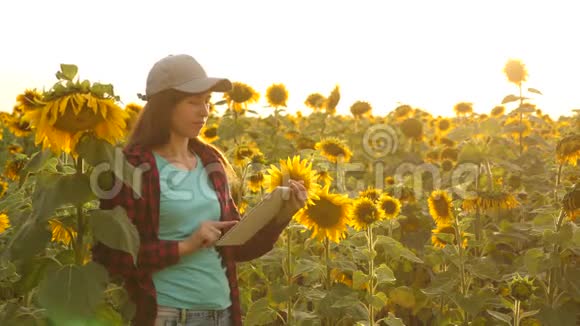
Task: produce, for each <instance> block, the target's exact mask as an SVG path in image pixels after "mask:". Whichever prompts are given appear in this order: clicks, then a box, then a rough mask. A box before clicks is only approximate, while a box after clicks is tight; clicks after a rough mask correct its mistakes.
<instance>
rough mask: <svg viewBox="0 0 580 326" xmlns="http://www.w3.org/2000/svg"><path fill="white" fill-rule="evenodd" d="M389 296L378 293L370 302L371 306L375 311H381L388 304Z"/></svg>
mask: <svg viewBox="0 0 580 326" xmlns="http://www.w3.org/2000/svg"><path fill="white" fill-rule="evenodd" d="M387 301H388V299H387V295H386V294H385V293H383V292H378V293H376V294H375V295H373V297H372V298H371V300H370V304H371V305H372V306H373V307H375V309H381V308H383V307H384V306H385V305H386V304H387Z"/></svg>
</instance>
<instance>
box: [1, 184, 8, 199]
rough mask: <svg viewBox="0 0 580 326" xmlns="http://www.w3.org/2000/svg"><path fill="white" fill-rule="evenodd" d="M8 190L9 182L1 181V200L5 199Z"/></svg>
mask: <svg viewBox="0 0 580 326" xmlns="http://www.w3.org/2000/svg"><path fill="white" fill-rule="evenodd" d="M7 190H8V182H6V181H4V180H0V198H2V197H4V195H5V194H6V191H7Z"/></svg>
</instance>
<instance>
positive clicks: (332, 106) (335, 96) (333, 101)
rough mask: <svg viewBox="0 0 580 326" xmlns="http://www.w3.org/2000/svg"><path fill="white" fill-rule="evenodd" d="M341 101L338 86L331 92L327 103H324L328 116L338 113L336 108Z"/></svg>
mask: <svg viewBox="0 0 580 326" xmlns="http://www.w3.org/2000/svg"><path fill="white" fill-rule="evenodd" d="M339 101H340V88H339V86H338V85H336V86H335V87H334V89H333V90H332V92H330V95H329V96H328V98H326V101H325V102H324V109H325V110H326V113H328V114H334V113H336V106H337V105H338V102H339Z"/></svg>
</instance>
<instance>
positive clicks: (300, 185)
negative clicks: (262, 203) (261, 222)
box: [276, 179, 308, 224]
mask: <svg viewBox="0 0 580 326" xmlns="http://www.w3.org/2000/svg"><path fill="white" fill-rule="evenodd" d="M288 186H289V188H290V193H289V195H288V198H283V199H284V203H283V204H282V208H281V209H280V213H278V217H277V218H276V222H277V223H279V224H282V223H288V221H290V219H291V218H292V216H294V214H296V212H298V211H299V210H300V209H301V208H302V207H304V205H306V199H307V198H308V194H307V191H306V188H305V187H304V181H302V180H300V181H296V180H292V179H290V180H289V182H288Z"/></svg>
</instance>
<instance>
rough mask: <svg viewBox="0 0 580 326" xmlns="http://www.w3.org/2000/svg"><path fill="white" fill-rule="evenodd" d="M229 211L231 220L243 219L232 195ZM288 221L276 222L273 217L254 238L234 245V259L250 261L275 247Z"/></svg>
mask: <svg viewBox="0 0 580 326" xmlns="http://www.w3.org/2000/svg"><path fill="white" fill-rule="evenodd" d="M226 210H227V211H228V212H227V213H228V214H230V219H231V220H237V221H239V220H240V219H241V217H240V213H239V211H238V208H237V206H236V204H235V203H234V201H233V199H232V198H231V196H230V197H229V200H228V204H227V205H226ZM288 222H289V221H288ZM287 225H288V223H281V224H279V223H276V219H273V220H272V221H271V222H270V223H268V224H266V225H265V226H264V227H263V228H262V229H260V231H258V232H256V234H254V236H253V237H252V238H250V239H249V240H248V241H246V243H244V244H243V245H240V246H233V248H234V259H235V261H237V262H244V261H250V260H253V259H256V258H259V257H261V256H263V255H265V254H266V253H268V252H269V251H270V250H272V249H273V248H274V244H276V241H278V237H279V236H280V233H282V231H284V229H285V228H286V226H287Z"/></svg>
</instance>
